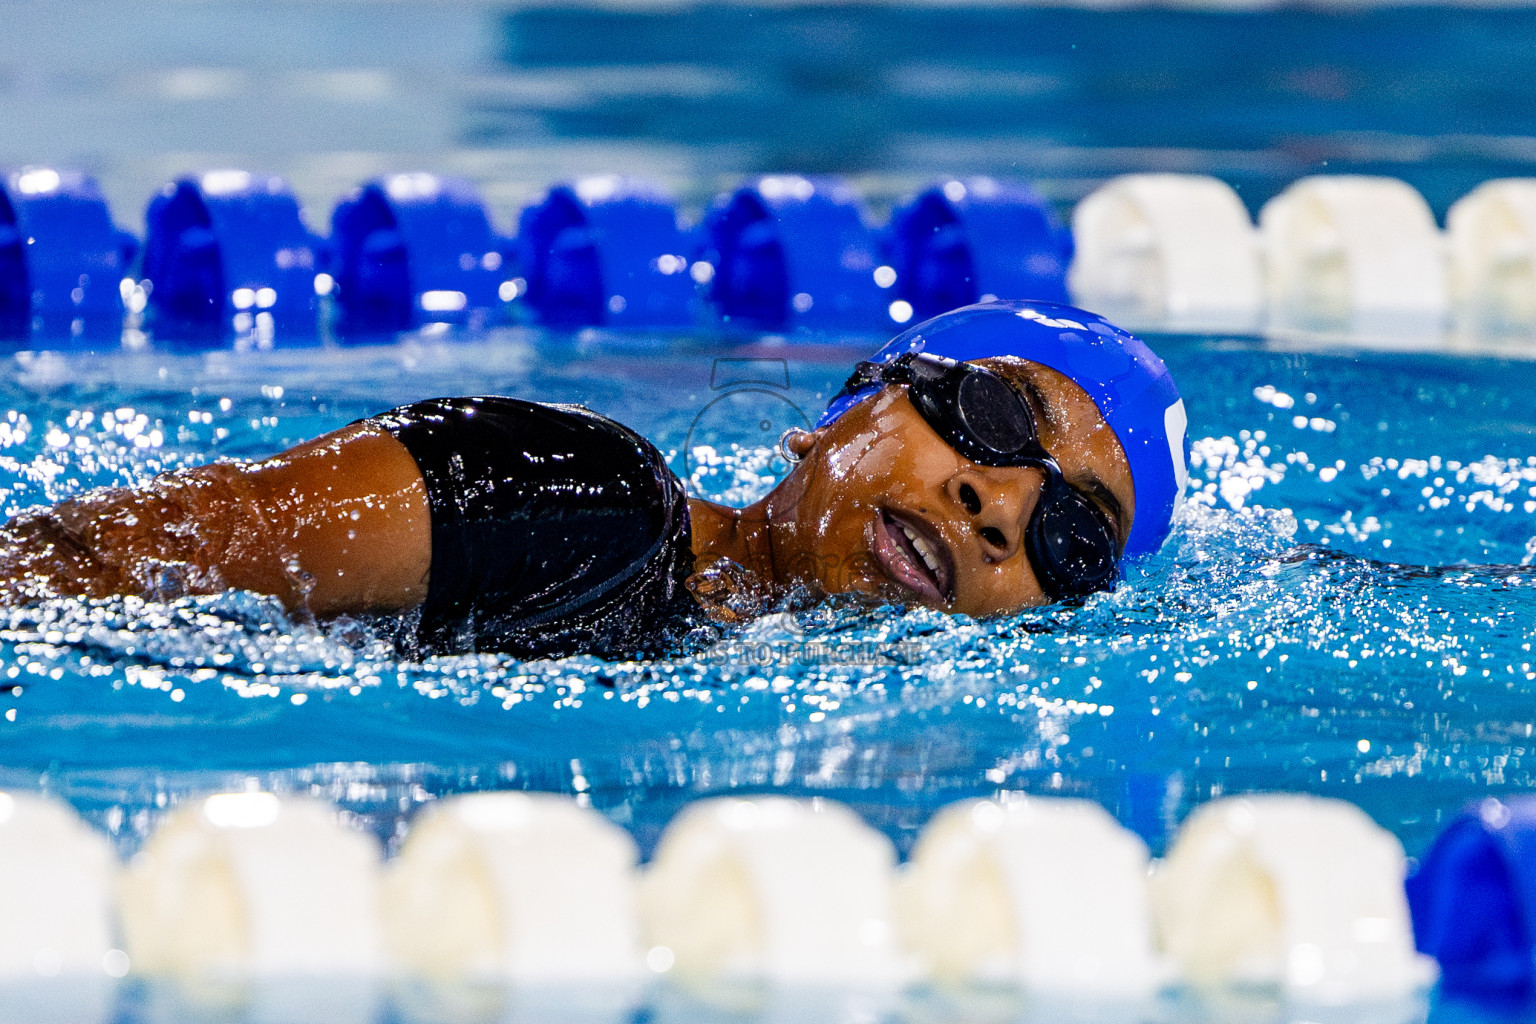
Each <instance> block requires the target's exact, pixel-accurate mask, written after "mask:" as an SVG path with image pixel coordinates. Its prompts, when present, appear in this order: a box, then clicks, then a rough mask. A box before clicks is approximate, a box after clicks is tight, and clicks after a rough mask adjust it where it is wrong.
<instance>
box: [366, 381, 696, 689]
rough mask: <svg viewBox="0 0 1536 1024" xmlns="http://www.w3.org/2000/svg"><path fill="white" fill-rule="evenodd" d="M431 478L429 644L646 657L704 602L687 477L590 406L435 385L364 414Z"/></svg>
mask: <svg viewBox="0 0 1536 1024" xmlns="http://www.w3.org/2000/svg"><path fill="white" fill-rule="evenodd" d="M367 422H368V423H371V424H373V425H375V426H378V427H381V428H383V429H385V430H387V431H389V432H390V433H391V434H392V435H394V437H395V438H396V439H397V440H399V441H400V443H401V444H403V445H405V447H406V450H407V451H409V452H410V453H411V457H412V458H414V459H415V460H416V465H417V467H418V468H419V469H420V470H421V475H422V479H423V480H425V481H426V486H427V502H428V506H429V508H430V509H431V514H432V574H431V579H430V581H429V583H428V586H427V599H426V603H425V604H424V605H423V607H422V615H421V622H420V625H419V627H418V628H417V633H416V640H417V644H418V650H419V653H422V654H456V653H466V652H470V651H498V652H505V653H508V654H514V655H516V656H518V657H522V658H557V657H564V656H566V655H571V654H597V655H601V656H604V657H610V658H616V657H635V656H650V655H657V654H661V653H663V652H665V651H666V650H668V649H669V648H671V647H673V646H675V644H676V643H677V641H678V640H679V639H680V638H681V637H682V635H683V634H684V633H685V632H686V631H687V629H688V628H689V626H690V625H691V623H692V619H693V618H694V617H696V615H697V613H698V606H697V604H695V603H694V601H693V599H692V597H691V596H690V595H689V593H688V591H687V589H686V588H685V587H684V585H683V581H684V580H685V579H686V578H687V577H688V574H689V573H690V572H692V571H693V549H692V540H691V536H690V533H689V529H688V502H687V498H686V496H685V494H684V492H683V485H682V481H680V480H678V478H677V477H676V476H675V475H674V474H673V473H672V471H671V470H669V469H668V468H667V465H666V461H665V460H664V459H663V458H662V456H661V453H660V452H658V451H657V450H656V448H655V446H654V445H652V444H651V443H650V442H649V441H647V440H645V439H644V438H643V437H641V436H640V435H638V434H636V433H634V432H633V431H631V430H629V429H628V428H626V427H623V426H621V425H620V424H618V423H615V422H613V421H612V420H609V419H605V418H603V417H602V416H599V415H597V414H596V413H593V412H589V411H588V410H586V409H583V408H581V407H579V406H570V405H541V404H537V403H534V402H521V401H518V400H517V399H514V398H497V397H485V398H438V399H432V400H429V401H425V402H416V403H414V404H412V405H406V406H401V407H400V408H398V409H393V410H391V411H389V412H387V413H383V414H382V415H379V416H375V417H372V418H371V419H369V420H368V421H367Z"/></svg>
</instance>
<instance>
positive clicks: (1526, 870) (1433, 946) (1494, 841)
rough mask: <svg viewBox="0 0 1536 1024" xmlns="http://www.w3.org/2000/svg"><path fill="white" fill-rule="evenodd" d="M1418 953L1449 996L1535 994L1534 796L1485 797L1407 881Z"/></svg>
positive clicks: (1443, 837)
mask: <svg viewBox="0 0 1536 1024" xmlns="http://www.w3.org/2000/svg"><path fill="white" fill-rule="evenodd" d="M1407 889H1408V907H1409V910H1410V911H1411V912H1412V914H1413V931H1414V941H1415V942H1416V943H1417V945H1418V947H1419V950H1420V951H1421V952H1424V953H1428V954H1429V955H1430V956H1433V957H1434V958H1435V959H1437V960H1439V961H1440V972H1441V974H1440V978H1441V985H1442V987H1443V988H1444V990H1445V991H1447V992H1452V993H1457V994H1462V995H1471V996H1478V997H1494V998H1504V999H1526V998H1530V997H1531V996H1532V995H1536V797H1533V796H1523V797H1514V798H1511V799H1508V800H1495V799H1492V798H1490V799H1487V800H1483V801H1482V802H1480V803H1478V804H1477V805H1476V806H1474V807H1472V808H1470V809H1468V810H1467V811H1466V812H1464V813H1463V814H1462V815H1461V816H1460V817H1458V818H1457V819H1456V820H1455V821H1453V822H1451V824H1450V825H1448V826H1447V827H1446V828H1445V830H1444V831H1442V832H1441V833H1440V835H1439V836H1438V837H1437V838H1436V839H1435V842H1434V845H1433V846H1431V847H1430V849H1429V851H1428V852H1427V853H1426V854H1425V855H1424V857H1423V858H1422V859H1421V860H1420V862H1419V866H1418V870H1417V871H1416V872H1414V874H1413V875H1412V876H1411V877H1409V879H1408V883H1407Z"/></svg>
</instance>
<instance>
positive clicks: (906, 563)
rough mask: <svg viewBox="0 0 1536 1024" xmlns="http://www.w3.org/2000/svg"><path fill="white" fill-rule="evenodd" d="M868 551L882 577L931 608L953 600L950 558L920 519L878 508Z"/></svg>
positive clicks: (936, 536) (932, 530) (935, 535)
mask: <svg viewBox="0 0 1536 1024" xmlns="http://www.w3.org/2000/svg"><path fill="white" fill-rule="evenodd" d="M872 548H873V554H874V556H875V560H876V561H877V562H879V563H880V567H881V568H883V569H884V570H885V573H886V575H887V576H889V577H890V578H891V579H892V580H894V581H895V582H896V583H898V584H900V585H901V586H904V587H906V588H907V589H908V590H910V591H912V592H913V593H914V594H916V595H917V596H918V597H919V598H921V599H922V600H924V601H927V602H929V603H931V604H935V605H948V604H950V603H952V602H953V601H954V598H955V594H954V586H955V560H954V556H953V555H951V554H950V550H949V545H948V544H945V543H944V542H943V541H942V540H941V539H939V536H938V534H937V532H935V531H934V529H933V527H931V526H929V525H928V524H927V523H925V522H923V520H921V519H919V518H917V517H916V516H911V515H907V514H904V513H900V512H892V511H891V510H890V509H881V510H880V514H879V516H878V517H877V518H876V521H875V529H874V544H873V545H872Z"/></svg>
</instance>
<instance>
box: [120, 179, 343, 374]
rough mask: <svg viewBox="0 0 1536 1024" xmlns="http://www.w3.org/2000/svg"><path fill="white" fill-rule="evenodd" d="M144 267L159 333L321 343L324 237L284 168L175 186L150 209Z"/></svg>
mask: <svg viewBox="0 0 1536 1024" xmlns="http://www.w3.org/2000/svg"><path fill="white" fill-rule="evenodd" d="M146 221H147V228H148V230H147V237H146V238H145V242H144V267H143V276H144V279H145V285H146V289H147V291H148V292H149V314H150V319H149V323H150V325H151V326H152V327H153V328H154V330H155V333H156V336H157V337H161V336H163V337H169V338H173V339H176V340H180V341H194V342H206V343H208V344H222V343H223V341H224V339H225V338H227V337H228V336H229V335H230V334H234V335H235V336H236V338H237V339H246V340H248V341H250V342H251V343H252V344H254V345H255V346H256V347H266V346H268V345H270V344H272V342H273V340H274V338H275V337H276V334H277V332H279V331H281V332H282V333H283V335H284V340H285V341H292V342H295V343H311V342H312V340H313V338H314V331H315V310H316V299H315V278H316V272H317V270H318V264H319V262H320V252H319V250H320V246H321V242H320V240H319V239H318V238H316V237H315V235H314V234H313V233H312V232H311V231H310V230H309V229H308V228H307V227H305V225H304V220H303V218H302V216H301V214H300V210H299V202H298V200H297V199H296V198H294V195H293V192H292V191H291V190H290V189H289V187H288V183H287V182H286V181H284V180H283V179H282V178H280V177H276V176H271V175H256V174H251V173H249V172H246V171H234V170H226V171H210V172H208V173H207V174H203V175H201V176H198V177H187V178H182V179H180V180H178V181H175V182H172V183H171V184H169V185H167V186H165V188H163V189H162V190H161V191H160V194H159V195H157V196H156V197H155V198H154V199H153V200H151V202H150V204H149V210H148V213H147V215H146Z"/></svg>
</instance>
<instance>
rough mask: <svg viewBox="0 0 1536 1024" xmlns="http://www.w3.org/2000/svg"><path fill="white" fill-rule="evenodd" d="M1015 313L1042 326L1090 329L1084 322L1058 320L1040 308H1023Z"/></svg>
mask: <svg viewBox="0 0 1536 1024" xmlns="http://www.w3.org/2000/svg"><path fill="white" fill-rule="evenodd" d="M1015 315H1016V316H1021V317H1023V318H1024V319H1025V320H1033V321H1035V322H1036V323H1038V324H1040V325H1041V326H1042V327H1054V328H1056V329H1057V330H1058V331H1067V330H1072V331H1086V330H1087V329H1088V328H1086V327H1084V326H1083V325H1082V324H1080V323H1078V322H1077V321H1076V320H1056V319H1053V318H1051V317H1048V316H1046V315H1045V314H1044V313H1042V312H1040V311H1039V310H1038V309H1021V310H1019V311H1018V313H1017V314H1015Z"/></svg>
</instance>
